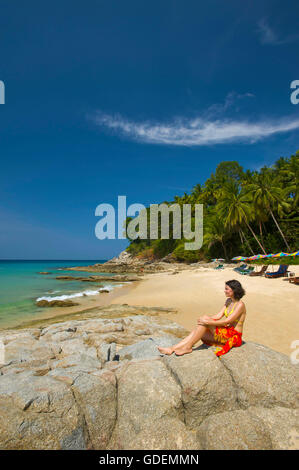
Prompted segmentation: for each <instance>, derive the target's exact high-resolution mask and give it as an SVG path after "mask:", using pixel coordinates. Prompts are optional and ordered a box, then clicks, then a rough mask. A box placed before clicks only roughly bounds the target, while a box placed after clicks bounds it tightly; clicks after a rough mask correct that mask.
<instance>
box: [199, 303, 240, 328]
mask: <svg viewBox="0 0 299 470" xmlns="http://www.w3.org/2000/svg"><path fill="white" fill-rule="evenodd" d="M243 309H244V304H243V302H241V303H240V304H239V305H238V306H237V308H236V310H235V311H234V312H233V313H232V314H231V315H229V316H228V317H225V319H224V320H216V321H215V320H212V319H211V320H205V321H204V323H205V324H206V325H207V326H208V325H211V326H226V325H227V324H229V323H232V322H233V321H235V320H236V319H237V318H238V317H239V316H240V315H241V313H243Z"/></svg>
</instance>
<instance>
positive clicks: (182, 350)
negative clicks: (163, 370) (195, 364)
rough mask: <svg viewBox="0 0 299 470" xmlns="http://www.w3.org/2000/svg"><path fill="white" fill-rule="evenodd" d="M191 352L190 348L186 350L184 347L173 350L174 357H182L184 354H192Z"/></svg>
mask: <svg viewBox="0 0 299 470" xmlns="http://www.w3.org/2000/svg"><path fill="white" fill-rule="evenodd" d="M192 351H193V349H192V348H190V347H189V348H188V347H186V346H185V345H184V346H181V347H179V348H175V350H174V352H175V355H176V356H183V355H184V354H190V353H192Z"/></svg>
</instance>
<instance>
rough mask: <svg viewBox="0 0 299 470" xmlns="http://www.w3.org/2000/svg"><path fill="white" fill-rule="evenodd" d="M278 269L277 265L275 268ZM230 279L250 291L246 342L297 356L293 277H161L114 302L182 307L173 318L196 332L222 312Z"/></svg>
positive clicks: (210, 273)
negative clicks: (199, 320) (208, 317)
mask: <svg viewBox="0 0 299 470" xmlns="http://www.w3.org/2000/svg"><path fill="white" fill-rule="evenodd" d="M271 269H272V267H270V268H269V270H270V271H271ZM276 269H277V266H276V267H273V270H276ZM290 270H291V271H292V272H295V273H296V275H297V276H298V275H299V266H290ZM230 279H237V280H238V281H240V282H241V283H242V285H243V287H244V288H245V290H246V295H245V297H244V298H243V301H244V303H245V305H246V309H247V318H246V321H245V324H244V330H243V338H244V341H246V340H248V341H254V342H256V343H261V344H264V345H266V346H268V347H270V348H272V349H274V350H276V351H279V352H282V353H284V354H290V353H291V352H292V351H293V349H292V348H291V343H292V342H293V341H294V340H299V325H298V319H299V315H298V304H299V287H298V286H296V285H293V284H291V283H289V282H288V281H287V278H278V279H267V278H264V277H250V276H244V275H241V274H238V273H236V272H235V271H233V269H232V268H225V269H223V270H219V271H218V270H215V269H213V268H199V269H190V270H184V271H181V272H179V273H178V274H171V273H155V274H148V275H146V276H145V277H144V280H142V281H141V282H138V283H135V284H132V287H131V288H130V289H127V291H126V292H123V293H121V292H120V295H118V296H117V298H115V299H112V301H111V303H127V304H129V305H140V306H149V307H153V306H160V307H172V308H176V309H177V311H178V313H177V314H169V315H166V316H167V318H170V319H172V320H173V321H175V322H177V323H179V324H180V325H182V326H184V327H185V328H187V329H188V330H192V329H193V328H194V327H195V326H196V322H197V318H198V317H199V316H202V315H213V314H215V313H218V312H219V310H220V309H221V308H222V306H223V304H224V301H225V296H224V284H225V281H228V280H230Z"/></svg>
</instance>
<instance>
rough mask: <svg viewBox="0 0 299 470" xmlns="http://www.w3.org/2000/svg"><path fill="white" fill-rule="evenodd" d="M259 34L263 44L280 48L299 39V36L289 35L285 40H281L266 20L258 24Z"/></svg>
mask: <svg viewBox="0 0 299 470" xmlns="http://www.w3.org/2000/svg"><path fill="white" fill-rule="evenodd" d="M258 33H259V35H260V40H261V43H262V44H269V45H272V46H278V45H281V44H289V43H291V42H294V41H297V40H298V39H299V34H289V35H287V36H286V37H284V38H279V36H278V35H277V33H276V32H275V31H274V30H273V28H271V27H270V25H269V24H268V22H267V21H266V20H265V19H261V20H260V21H259V22H258Z"/></svg>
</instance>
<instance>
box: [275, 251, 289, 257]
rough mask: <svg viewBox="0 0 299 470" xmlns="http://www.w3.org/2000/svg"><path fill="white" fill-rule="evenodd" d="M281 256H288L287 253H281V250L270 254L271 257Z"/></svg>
mask: <svg viewBox="0 0 299 470" xmlns="http://www.w3.org/2000/svg"><path fill="white" fill-rule="evenodd" d="M281 256H289V254H288V253H283V252H282V251H281V252H280V253H276V254H275V255H271V257H272V258H280V257H281Z"/></svg>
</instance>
